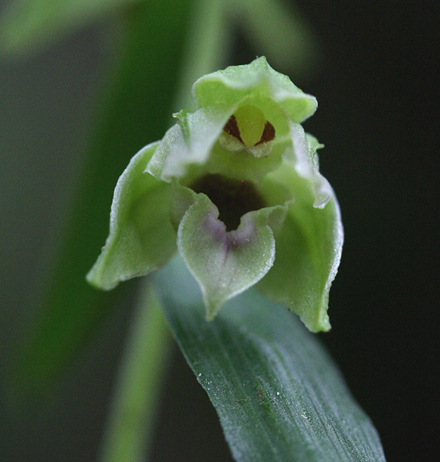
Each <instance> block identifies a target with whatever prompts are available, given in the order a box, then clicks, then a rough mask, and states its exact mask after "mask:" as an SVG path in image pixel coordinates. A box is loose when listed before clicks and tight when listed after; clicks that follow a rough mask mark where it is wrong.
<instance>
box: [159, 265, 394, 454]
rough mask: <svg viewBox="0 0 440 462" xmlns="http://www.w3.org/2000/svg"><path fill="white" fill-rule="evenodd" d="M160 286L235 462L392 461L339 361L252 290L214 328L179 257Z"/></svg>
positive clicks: (176, 331)
mask: <svg viewBox="0 0 440 462" xmlns="http://www.w3.org/2000/svg"><path fill="white" fill-rule="evenodd" d="M154 284H155V287H156V290H157V291H158V295H159V297H160V298H161V299H162V302H163V304H164V305H165V310H166V315H167V317H168V321H169V323H170V325H171V329H172V331H173V333H174V336H175V338H176V340H177V342H178V343H179V345H180V348H181V349H182V351H183V353H184V355H185V357H186V359H187V361H188V363H189V365H190V366H191V368H192V369H193V371H194V373H195V375H196V377H197V380H198V381H199V382H200V384H201V385H202V386H203V388H204V389H205V390H206V392H207V393H208V395H209V397H210V399H211V401H212V403H213V405H214V406H215V408H216V410H217V412H218V414H219V417H220V422H221V424H222V426H223V430H224V432H225V436H226V440H227V441H228V443H229V446H230V448H231V451H232V454H233V456H234V458H235V459H236V460H237V461H252V462H258V461H261V462H267V461H271V462H275V461H280V462H286V461H289V462H346V461H347V462H348V461H353V462H354V461H356V462H361V461H365V462H366V461H369V462H373V461H377V462H382V461H385V457H384V454H383V450H382V447H381V444H380V441H379V437H378V435H377V432H376V430H375V429H374V427H373V425H372V423H371V421H370V420H369V418H368V417H367V416H366V415H365V413H364V412H363V411H362V409H360V407H359V405H358V404H357V403H356V402H355V401H354V399H353V397H352V396H351V394H350V392H349V390H348V389H347V387H346V385H345V383H344V380H343V378H342V377H341V374H340V372H339V371H338V369H337V367H336V366H335V364H334V362H333V361H332V359H331V358H330V356H329V355H328V353H327V352H326V351H325V349H324V348H323V346H322V345H321V344H320V342H319V340H318V339H317V338H316V337H315V336H313V335H312V334H310V333H309V332H307V331H306V329H305V328H304V326H303V325H302V324H301V323H300V322H299V321H298V320H297V318H296V317H295V316H294V315H293V314H292V313H291V312H289V311H287V310H286V309H285V308H283V307H282V306H280V305H275V304H273V303H271V302H269V301H268V300H267V299H266V298H264V297H262V296H261V295H259V294H257V293H256V292H255V291H252V290H251V291H247V292H246V293H244V294H243V295H241V296H240V297H237V298H235V299H233V300H232V301H230V302H229V303H228V304H227V305H226V306H225V307H224V308H223V309H222V310H221V312H220V313H219V315H218V316H217V317H216V319H215V320H214V321H212V322H206V321H205V318H204V309H203V302H202V299H201V296H200V292H199V290H198V288H197V285H196V284H195V283H194V281H193V279H192V278H191V276H190V275H189V274H188V272H187V270H186V269H185V267H184V265H183V263H182V262H181V260H180V259H175V260H173V262H172V263H171V264H170V265H168V266H167V267H166V268H164V269H162V270H160V271H159V272H158V273H157V275H155V276H154ZM170 288H172V290H170Z"/></svg>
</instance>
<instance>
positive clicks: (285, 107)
mask: <svg viewBox="0 0 440 462" xmlns="http://www.w3.org/2000/svg"><path fill="white" fill-rule="evenodd" d="M193 95H194V98H195V100H196V103H197V104H198V106H199V107H207V106H217V105H220V106H234V105H237V104H238V103H240V102H242V101H243V100H245V99H249V100H251V101H252V103H253V104H255V102H256V101H258V99H260V104H259V106H260V109H261V110H263V112H264V113H265V115H266V117H267V118H268V120H271V115H272V114H271V112H273V111H274V109H275V106H273V107H272V110H271V108H270V107H269V105H267V104H268V101H272V102H273V103H275V105H278V106H279V108H281V110H282V112H283V113H284V116H287V117H288V118H289V119H291V120H292V121H293V122H298V123H299V122H302V121H303V120H305V119H307V118H308V117H310V116H311V115H313V114H314V112H315V111H316V108H317V102H316V99H315V98H314V97H313V96H311V95H307V94H305V93H304V92H303V91H302V90H300V89H299V88H298V87H296V86H295V85H294V84H293V83H292V82H291V80H290V79H289V77H287V76H286V75H283V74H280V73H279V72H276V71H275V70H273V69H272V68H271V67H270V66H269V64H268V63H267V61H266V58H265V57H261V58H258V59H256V60H254V61H252V62H251V63H250V64H246V65H243V66H230V67H228V68H226V69H225V70H221V71H217V72H213V73H212V74H208V75H205V76H204V77H201V78H200V79H199V80H197V82H196V83H195V84H194V86H193ZM265 100H266V101H265ZM265 104H266V105H267V106H266V107H262V105H263V106H264V105H265ZM268 108H269V110H268V111H267V109H268ZM265 109H266V110H265ZM273 115H274V116H275V118H276V117H277V115H276V114H275V113H274V114H273ZM271 122H272V123H274V122H275V123H276V120H273V121H272V120H271Z"/></svg>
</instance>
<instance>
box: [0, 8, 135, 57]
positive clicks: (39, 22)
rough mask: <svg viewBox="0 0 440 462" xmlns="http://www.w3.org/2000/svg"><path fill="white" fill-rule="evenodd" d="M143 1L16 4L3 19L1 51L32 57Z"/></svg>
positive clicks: (7, 11) (5, 13)
mask: <svg viewBox="0 0 440 462" xmlns="http://www.w3.org/2000/svg"><path fill="white" fill-rule="evenodd" d="M140 1H141V0H74V1H72V0H14V1H12V2H10V5H9V6H8V8H6V10H5V11H4V12H3V14H2V17H1V18H0V31H1V33H0V50H1V51H3V52H5V53H8V54H12V53H29V52H31V51H34V50H36V49H37V48H41V47H42V46H46V45H50V44H53V43H54V42H55V41H57V40H58V39H60V38H61V37H62V36H63V35H65V34H66V33H69V32H73V31H74V30H75V29H77V28H80V27H84V26H86V25H88V24H89V23H91V22H92V21H94V20H96V19H97V18H100V17H101V16H104V15H108V14H109V13H112V12H114V11H118V10H119V11H121V10H122V9H123V8H124V7H127V6H129V5H133V4H135V3H139V2H140Z"/></svg>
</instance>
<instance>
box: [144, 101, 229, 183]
mask: <svg viewBox="0 0 440 462" xmlns="http://www.w3.org/2000/svg"><path fill="white" fill-rule="evenodd" d="M233 111H234V108H233V107H229V108H228V107H215V108H203V109H199V110H198V111H196V112H194V113H188V112H186V111H181V112H179V113H178V114H175V117H176V118H177V119H178V123H177V124H176V125H173V126H172V127H171V128H170V129H169V130H168V131H167V132H166V134H165V136H164V138H163V140H162V141H161V142H160V144H159V146H158V148H157V150H156V152H155V154H154V156H153V158H152V159H151V162H149V164H148V166H147V171H148V172H149V173H150V174H151V175H153V176H155V177H156V178H157V179H161V180H164V181H168V182H169V181H171V179H172V178H176V177H177V178H180V177H183V176H185V175H186V174H187V171H188V167H189V166H190V165H196V166H197V165H203V164H204V163H205V162H206V161H207V159H208V158H209V156H210V154H211V150H212V148H213V146H214V144H215V143H216V141H217V139H218V137H219V136H220V134H221V133H222V131H223V127H224V126H225V124H226V122H227V121H228V119H229V117H230V116H231V114H232V113H233Z"/></svg>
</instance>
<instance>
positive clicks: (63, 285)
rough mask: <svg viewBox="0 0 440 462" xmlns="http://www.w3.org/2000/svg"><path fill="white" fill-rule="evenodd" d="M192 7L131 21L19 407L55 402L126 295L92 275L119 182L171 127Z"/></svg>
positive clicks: (20, 373) (12, 376) (16, 388)
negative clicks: (64, 379)
mask: <svg viewBox="0 0 440 462" xmlns="http://www.w3.org/2000/svg"><path fill="white" fill-rule="evenodd" d="M189 6H190V5H189V4H188V3H187V2H177V3H176V2H175V1H174V0H155V1H149V2H145V4H142V6H139V7H136V8H130V9H129V11H127V12H126V14H125V16H124V19H125V21H124V23H123V30H122V32H123V35H122V37H123V44H122V46H121V47H120V48H121V49H120V51H121V56H120V60H119V65H118V66H117V67H116V69H115V74H114V75H113V76H112V83H111V85H110V88H109V89H107V90H106V93H105V100H104V101H103V103H104V104H103V107H102V109H101V111H102V112H101V118H100V120H99V124H98V127H97V129H96V130H95V132H94V133H93V139H92V143H91V145H90V147H89V149H88V152H87V157H86V163H85V165H84V170H83V176H82V177H81V183H80V188H78V191H77V193H76V195H75V197H74V201H73V204H71V207H72V211H71V215H70V220H69V222H68V223H67V224H66V228H65V239H64V242H63V245H62V247H61V249H59V250H60V252H59V253H58V255H57V260H56V264H55V265H54V269H53V272H52V274H51V275H50V276H51V277H49V278H47V281H48V282H47V285H46V287H45V288H44V293H43V294H42V297H41V298H38V299H36V300H35V304H36V305H37V306H36V316H35V318H34V319H33V320H32V324H30V325H29V329H28V330H27V332H26V335H25V336H23V338H22V340H21V344H20V346H19V350H20V351H19V352H18V354H17V357H16V359H15V361H14V363H13V364H12V366H11V371H10V373H9V374H8V379H9V380H8V381H9V390H10V392H11V400H12V399H13V400H15V401H17V400H18V401H19V402H21V404H31V403H32V404H36V403H37V401H36V398H40V399H41V398H43V397H44V396H47V395H49V396H50V393H51V392H52V390H53V387H54V385H55V383H56V381H57V380H58V379H59V378H60V377H61V376H62V374H63V372H65V369H66V367H68V366H69V365H71V363H72V361H73V360H74V359H75V358H76V357H77V355H78V354H79V353H80V352H82V351H83V350H84V348H85V347H86V346H87V345H88V344H89V342H90V340H91V338H93V337H94V336H96V335H97V334H98V332H99V327H100V326H101V325H102V323H103V322H104V319H105V318H106V317H107V316H108V315H109V314H110V313H111V312H112V308H113V307H114V306H115V301H116V300H118V299H119V298H120V296H121V293H120V291H119V290H118V289H119V288H118V289H116V290H115V291H113V292H102V291H98V290H96V289H94V288H92V287H90V285H89V284H87V282H86V280H85V275H86V274H87V272H88V271H89V270H90V268H91V267H92V265H93V263H94V261H95V260H96V257H97V254H98V253H99V249H100V247H101V246H102V244H103V243H104V242H105V238H106V236H107V233H108V212H109V209H110V202H111V197H112V192H113V189H114V186H115V184H116V181H117V178H118V177H119V176H120V174H121V172H122V171H123V170H124V168H125V167H126V166H127V164H128V162H129V160H130V158H131V157H132V156H133V153H134V152H136V151H137V150H138V149H139V147H140V146H143V145H144V144H145V143H146V142H148V141H150V140H154V139H158V138H159V137H160V136H161V135H162V133H163V131H164V129H165V128H166V126H167V124H168V121H169V113H170V107H171V105H172V101H173V98H174V88H175V85H176V81H177V79H178V69H179V65H180V61H179V60H180V56H181V54H182V48H183V37H184V35H185V32H186V26H187V17H188V10H189ZM152 69H154V71H152Z"/></svg>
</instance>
